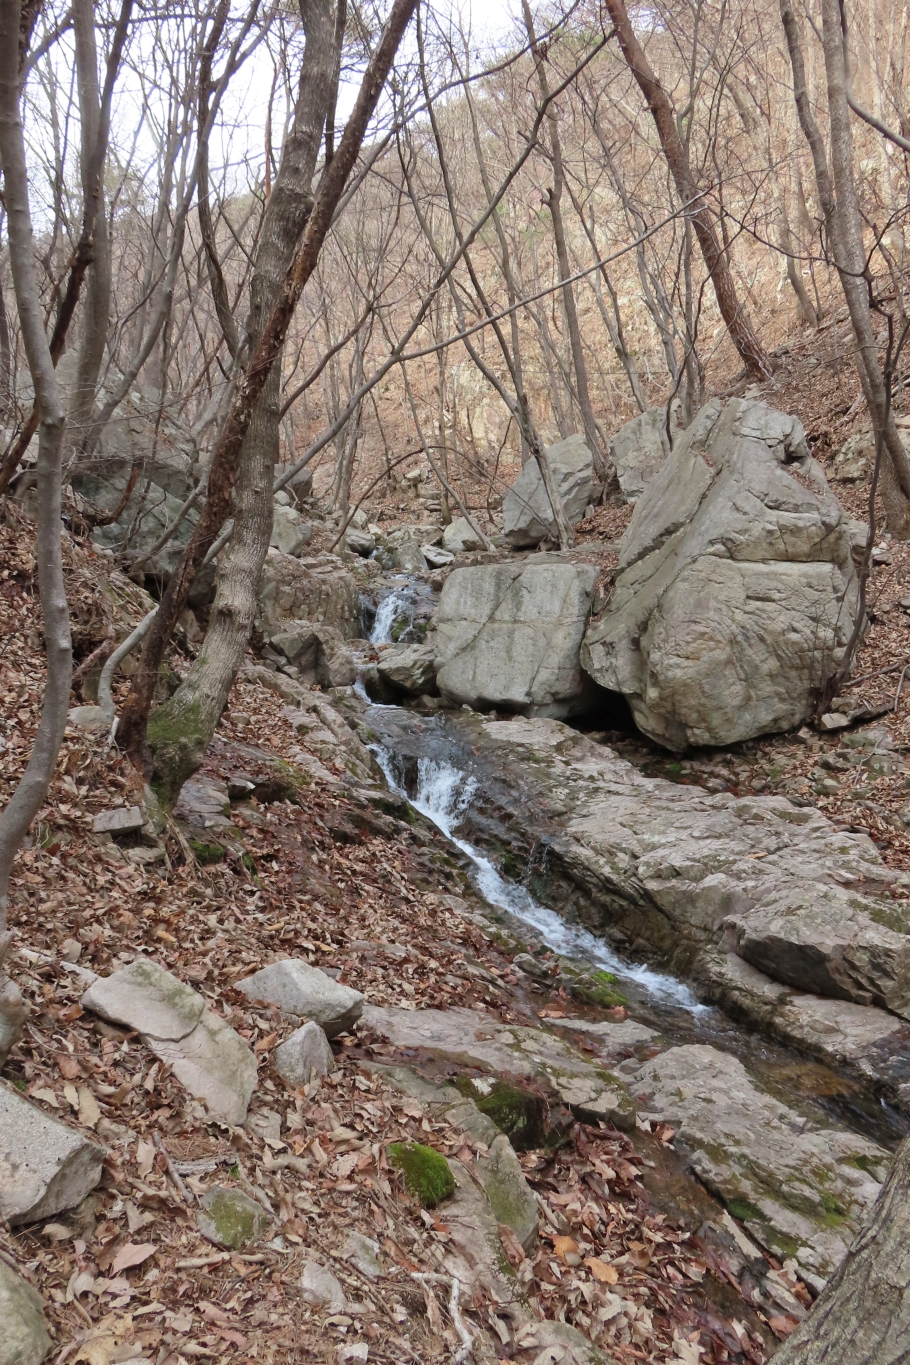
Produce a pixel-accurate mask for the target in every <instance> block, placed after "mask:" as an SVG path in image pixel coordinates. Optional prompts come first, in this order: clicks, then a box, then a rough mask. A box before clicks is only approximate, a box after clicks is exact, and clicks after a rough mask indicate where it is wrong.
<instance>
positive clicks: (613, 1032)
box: [550, 1019, 660, 1061]
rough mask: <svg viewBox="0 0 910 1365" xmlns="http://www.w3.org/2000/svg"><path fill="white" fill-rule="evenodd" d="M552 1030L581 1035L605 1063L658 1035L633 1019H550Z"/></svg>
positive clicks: (651, 1040) (650, 1040)
mask: <svg viewBox="0 0 910 1365" xmlns="http://www.w3.org/2000/svg"><path fill="white" fill-rule="evenodd" d="M550 1023H551V1024H552V1025H553V1027H554V1028H558V1029H568V1030H571V1031H572V1032H574V1033H582V1034H584V1036H585V1037H586V1038H588V1039H590V1041H591V1042H592V1043H594V1044H595V1045H596V1047H597V1051H598V1055H599V1056H601V1057H603V1058H604V1060H605V1061H614V1060H615V1059H616V1058H619V1057H625V1056H627V1055H628V1054H629V1053H630V1052H632V1051H633V1049H635V1048H637V1047H639V1046H641V1045H642V1044H647V1043H651V1042H653V1041H654V1040H655V1039H657V1038H659V1037H660V1035H659V1034H658V1033H656V1032H655V1030H654V1029H653V1028H648V1027H647V1025H646V1024H637V1023H636V1022H635V1020H634V1019H620V1020H617V1021H616V1022H613V1021H612V1020H609V1019H603V1020H595V1019H551V1020H550Z"/></svg>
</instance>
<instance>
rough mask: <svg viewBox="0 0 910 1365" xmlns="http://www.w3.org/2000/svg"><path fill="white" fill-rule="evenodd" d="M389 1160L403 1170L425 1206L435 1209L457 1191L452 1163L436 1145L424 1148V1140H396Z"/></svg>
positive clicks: (405, 1178)
mask: <svg viewBox="0 0 910 1365" xmlns="http://www.w3.org/2000/svg"><path fill="white" fill-rule="evenodd" d="M389 1160H390V1161H391V1163H392V1165H393V1166H394V1167H395V1169H396V1170H397V1171H401V1173H402V1175H403V1176H404V1183H405V1185H406V1186H407V1187H408V1189H409V1190H410V1192H411V1194H414V1195H416V1196H417V1198H418V1199H419V1200H420V1202H421V1204H422V1205H423V1206H424V1208H425V1209H433V1208H435V1207H436V1205H437V1204H439V1203H441V1202H442V1200H443V1199H448V1198H449V1196H450V1195H453V1194H454V1193H455V1177H454V1176H453V1175H452V1172H451V1170H450V1169H449V1163H448V1162H447V1161H446V1159H445V1157H444V1156H440V1154H439V1153H438V1152H437V1151H434V1149H433V1148H432V1147H424V1146H423V1144H422V1143H420V1142H393V1143H392V1145H391V1147H390V1148H389Z"/></svg>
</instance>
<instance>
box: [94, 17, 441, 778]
mask: <svg viewBox="0 0 910 1365" xmlns="http://www.w3.org/2000/svg"><path fill="white" fill-rule="evenodd" d="M416 3H417V0H395V4H394V5H393V7H392V11H391V13H390V16H389V20H388V23H387V25H386V28H385V31H384V33H383V35H382V37H381V39H380V41H379V43H378V44H377V47H376V49H375V51H374V53H373V56H372V57H371V59H370V63H369V65H368V67H367V70H366V72H365V74H364V78H363V82H362V84H361V87H360V91H359V93H358V96H357V99H356V101H355V104H354V108H353V111H352V113H351V116H350V119H349V120H348V123H347V126H346V128H345V130H344V134H343V136H342V138H341V141H340V143H339V146H338V149H337V151H336V153H335V155H334V157H333V159H332V162H331V164H330V166H329V167H328V168H327V169H326V171H325V174H324V176H323V178H322V182H321V184H320V188H319V192H318V194H317V196H316V199H315V201H314V202H313V206H312V209H311V210H310V213H309V217H308V218H307V219H306V227H305V229H304V232H303V236H302V237H301V239H300V242H299V244H298V246H297V249H296V251H295V252H294V253H293V258H292V260H291V263H290V266H289V267H288V269H287V271H286V272H285V274H284V275H283V277H282V276H279V285H278V289H277V297H276V300H275V303H274V305H273V306H272V308H271V310H270V311H269V309H268V304H267V298H266V295H265V293H264V292H263V295H262V300H261V315H260V316H261V318H262V319H264V320H263V321H261V322H260V323H259V324H258V325H257V329H256V330H257V334H258V335H259V341H258V343H257V344H256V345H255V346H254V347H253V349H252V355H251V357H250V360H249V362H248V364H247V366H246V369H245V371H244V373H243V375H242V377H241V379H240V381H239V383H238V385H237V390H236V393H235V396H234V399H233V403H232V406H231V410H230V412H229V414H228V418H227V422H226V423H225V427H224V430H223V431H222V433H221V436H220V438H219V441H218V443H217V446H216V449H215V452H214V455H213V458H212V464H211V469H210V473H209V485H208V498H207V501H206V504H205V507H204V508H203V512H202V516H201V517H200V519H199V522H198V523H197V526H196V529H195V531H194V533H193V536H192V538H191V540H190V542H189V545H188V546H187V549H186V551H185V553H184V556H183V559H182V561H181V563H180V564H179V565H178V567H177V569H176V571H175V572H174V574H173V575H172V577H171V581H170V583H169V584H168V588H167V591H166V593H165V595H164V598H163V599H162V603H161V607H160V609H159V611H158V615H157V616H156V618H155V623H154V625H153V627H152V630H151V632H150V636H149V641H148V644H147V646H146V650H145V655H144V657H143V661H142V667H141V668H140V669H139V670H138V671H137V674H136V675H135V677H134V679H133V688H132V690H131V693H130V696H129V698H128V700H127V705H126V707H125V708H124V715H123V720H122V722H121V731H122V733H123V735H124V738H125V742H126V744H127V747H128V749H129V751H130V753H131V754H132V756H133V757H134V759H138V760H139V761H140V762H142V763H143V766H149V767H151V770H152V773H153V776H157V780H158V782H159V785H160V787H161V790H162V793H163V795H164V796H165V798H172V797H173V796H174V795H175V794H176V792H177V791H179V788H180V786H181V785H182V783H183V781H184V780H185V779H186V777H187V776H188V775H189V774H190V773H191V772H192V771H194V769H195V767H197V766H198V764H199V762H200V761H201V758H202V755H203V754H204V752H205V747H206V746H207V744H208V741H209V739H210V738H211V735H212V734H213V733H214V728H215V725H216V724H217V721H218V717H219V716H220V714H221V710H222V709H223V706H224V701H225V699H226V697H227V693H228V691H229V690H230V686H231V684H232V683H233V678H234V676H235V674H236V669H237V667H239V664H240V660H241V658H242V656H243V650H244V648H245V645H246V639H247V637H248V633H249V624H246V625H245V624H244V620H245V615H246V614H247V613H248V620H249V622H250V623H251V622H252V619H253V614H254V611H255V593H256V587H257V585H258V576H259V571H260V569H261V565H262V561H263V559H264V558H265V551H266V548H267V545H268V527H269V526H270V524H271V500H272V488H271V473H272V467H273V464H274V447H272V448H271V449H270V450H268V452H266V450H265V448H264V447H265V442H263V443H262V445H260V444H259V442H258V441H257V446H256V457H255V460H254V459H251V460H250V461H249V463H248V466H247V467H246V468H245V469H244V470H242V471H241V472H242V482H240V483H238V486H237V505H236V513H237V515H236V517H235V527H234V534H233V536H232V542H231V550H230V552H229V553H230V554H233V555H234V556H235V557H234V559H233V560H232V561H231V563H232V567H231V568H230V570H229V569H228V567H227V556H226V564H225V565H224V566H222V573H221V575H220V577H221V579H222V583H221V584H220V585H219V594H221V593H222V587H223V595H222V596H221V601H220V602H219V601H218V600H217V599H216V604H215V608H214V610H213V619H212V622H211V624H210V626H209V631H208V634H207V637H206V642H205V644H204V645H203V649H202V652H201V654H200V657H199V659H198V660H197V665H196V667H195V668H194V673H195V675H196V679H195V680H194V681H193V682H190V680H189V679H187V682H186V684H185V685H184V687H181V688H180V689H178V692H177V693H175V695H174V697H172V698H171V701H170V703H169V704H168V706H167V707H166V708H161V712H160V713H156V717H155V719H154V725H153V726H152V727H150V733H149V737H148V739H149V745H150V746H151V748H152V749H153V751H154V759H153V762H152V763H151V764H149V763H148V760H149V758H151V755H150V754H148V753H147V752H146V751H145V727H146V718H147V716H148V712H149V709H150V705H151V698H152V693H153V691H154V686H155V681H156V678H157V672H158V667H159V665H160V662H161V660H162V658H163V655H164V649H165V647H166V644H167V641H168V640H169V639H170V636H171V633H172V631H173V628H174V625H175V624H176V621H177V619H178V617H179V614H180V612H181V611H182V609H183V607H184V606H185V604H186V600H187V597H188V595H189V591H190V588H191V586H192V583H193V581H194V578H195V575H196V571H197V569H198V568H199V566H200V565H201V564H202V562H203V560H204V559H205V556H206V554H207V553H208V551H209V550H210V548H211V547H212V546H213V545H214V544H215V541H216V539H217V537H218V533H219V531H220V530H221V527H222V526H223V524H224V522H225V520H226V519H227V517H228V515H229V514H230V512H231V510H232V507H231V505H232V500H233V496H234V485H235V482H236V481H237V474H238V470H239V469H240V464H241V458H240V457H241V452H242V450H243V447H244V443H245V441H246V438H247V434H248V432H249V431H250V429H251V426H252V425H253V422H254V419H255V418H256V415H257V413H258V411H259V400H260V398H261V397H262V396H263V394H264V393H266V401H267V402H271V403H272V404H273V405H274V408H275V411H276V413H277V409H278V403H277V390H275V391H274V396H273V398H272V399H269V398H268V394H267V386H268V383H269V378H270V376H271V375H272V372H273V367H274V366H275V362H276V360H277V359H278V357H279V356H280V354H281V350H282V347H283V345H284V340H285V337H286V335H287V329H288V326H289V324H290V320H291V318H292V316H293V314H294V310H295V308H296V306H297V303H298V301H299V299H300V295H301V293H302V292H303V288H304V285H305V284H306V282H307V280H309V278H310V277H311V275H312V273H313V271H314V269H315V267H316V262H317V260H318V258H319V253H320V250H321V249H322V244H323V242H324V241H325V238H326V236H327V234H328V231H329V228H330V227H331V223H332V218H333V216H334V213H335V210H336V208H337V206H338V203H339V200H340V199H341V195H342V193H343V191H344V187H345V185H346V183H347V180H348V176H349V175H350V173H351V171H352V169H353V167H354V164H355V162H356V160H357V157H358V155H359V152H360V148H361V146H362V145H363V139H364V137H365V135H366V131H367V127H368V125H369V121H370V118H371V117H372V114H373V111H374V109H375V108H376V103H377V101H378V99H379V96H380V93H381V92H382V88H383V86H384V85H385V81H386V78H387V76H388V73H389V71H390V69H391V66H392V62H393V60H394V57H395V53H396V51H397V49H398V44H399V43H400V41H401V38H402V36H403V34H404V30H405V29H406V27H407V25H408V23H409V21H410V19H411V16H412V14H413V12H414V9H415V7H416ZM324 117H325V106H323V110H322V115H321V118H320V135H321V130H322V122H323V120H324ZM274 194H275V191H273V197H274ZM276 268H277V265H276ZM266 278H268V276H267V275H266V274H264V276H263V279H264V280H265V279H266ZM253 307H254V311H255V309H256V307H257V300H254V301H253ZM274 433H275V438H276V439H277V423H276V424H275V427H274ZM245 500H248V501H245ZM266 506H267V507H268V509H269V510H268V516H267V517H266V518H264V517H263V516H262V514H261V511H260V510H259V509H262V508H264V507H266ZM241 521H242V522H244V523H245V529H243V528H241V526H240V524H239V523H240V522H241ZM238 541H239V542H240V548H238ZM219 619H221V620H222V624H221V625H219V624H218V621H219ZM218 640H221V641H223V642H224V657H223V659H218V658H216V641H218ZM218 648H219V649H220V648H221V646H220V645H219V646H218ZM232 661H234V662H233V663H232ZM203 668H205V669H207V670H208V673H209V678H210V680H211V686H209V684H207V688H209V692H208V694H207V695H206V696H204V697H203V695H202V694H201V693H198V692H197V695H196V696H191V689H192V688H196V687H197V684H198V678H199V676H200V672H201V671H202V669H203ZM219 678H220V679H221V680H222V681H221V683H220V684H219V683H218V682H217V680H218V679H219ZM219 692H220V693H221V701H220V704H217V705H216V700H215V699H216V697H217V694H218V693H219ZM178 698H179V700H178Z"/></svg>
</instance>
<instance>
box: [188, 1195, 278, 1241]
mask: <svg viewBox="0 0 910 1365" xmlns="http://www.w3.org/2000/svg"><path fill="white" fill-rule="evenodd" d="M197 1222H198V1226H199V1231H200V1232H201V1233H202V1235H203V1237H205V1238H206V1240H207V1241H209V1242H214V1243H215V1246H218V1247H227V1248H228V1249H229V1250H231V1251H236V1250H238V1248H240V1247H243V1246H246V1245H247V1244H248V1243H249V1242H252V1241H254V1240H255V1238H257V1237H260V1236H261V1235H262V1233H263V1232H265V1230H266V1228H267V1227H268V1225H269V1223H270V1222H271V1219H270V1218H269V1215H268V1214H267V1213H266V1211H265V1209H264V1208H263V1207H262V1205H261V1204H259V1203H257V1202H256V1200H255V1199H251V1198H250V1197H249V1195H248V1194H244V1193H243V1191H242V1190H236V1189H232V1188H230V1187H229V1186H226V1185H212V1187H211V1188H210V1189H208V1190H206V1192H205V1194H204V1195H203V1196H202V1198H201V1200H200V1201H199V1214H198V1219H197Z"/></svg>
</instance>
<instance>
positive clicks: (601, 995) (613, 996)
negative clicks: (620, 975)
mask: <svg viewBox="0 0 910 1365" xmlns="http://www.w3.org/2000/svg"><path fill="white" fill-rule="evenodd" d="M615 981H616V977H615V976H613V974H612V972H604V971H593V972H586V973H585V974H584V975H583V976H579V977H577V978H576V980H575V981H573V982H572V985H571V987H570V990H571V993H572V995H573V996H574V997H575V999H576V1000H580V1001H581V1002H582V1004H584V1005H599V1006H600V1007H601V1009H605V1010H608V1009H613V1008H614V1006H616V1005H625V1004H626V1003H627V1001H626V997H625V996H624V995H623V993H622V991H618V990H617V989H616V986H615V984H614V983H615Z"/></svg>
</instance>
